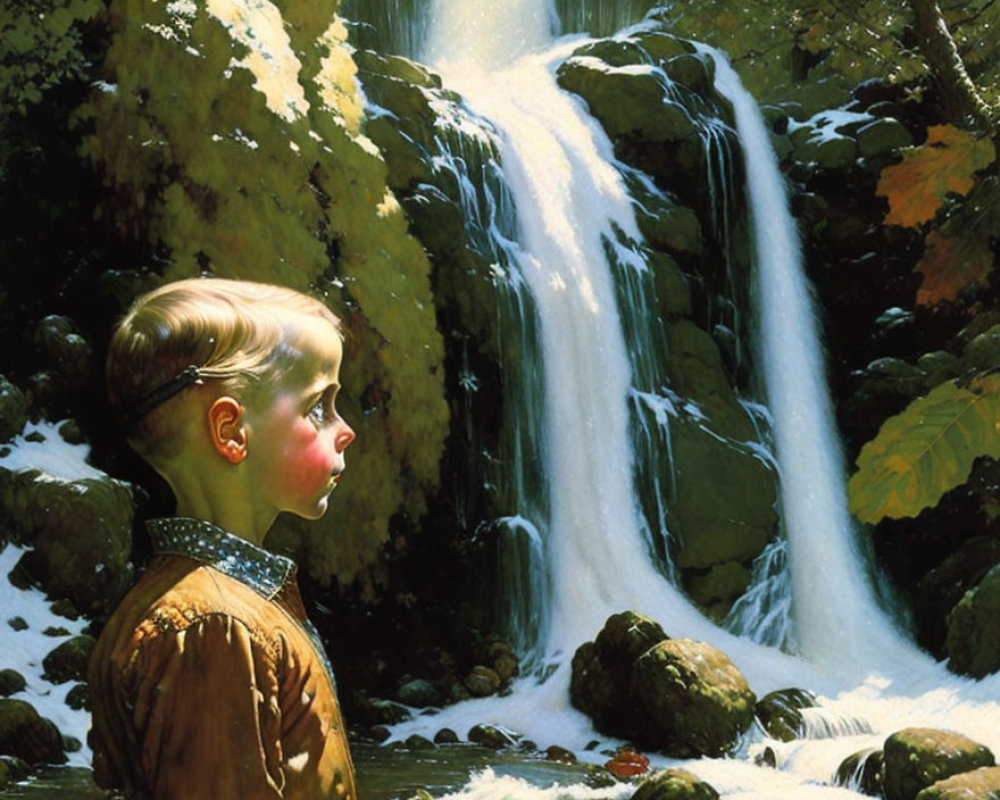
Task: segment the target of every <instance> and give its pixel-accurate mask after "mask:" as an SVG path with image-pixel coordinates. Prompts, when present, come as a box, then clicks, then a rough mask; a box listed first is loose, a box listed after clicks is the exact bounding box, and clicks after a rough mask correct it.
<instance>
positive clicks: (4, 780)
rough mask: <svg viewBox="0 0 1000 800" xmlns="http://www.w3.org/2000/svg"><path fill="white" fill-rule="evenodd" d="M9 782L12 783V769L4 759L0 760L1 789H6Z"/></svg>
mask: <svg viewBox="0 0 1000 800" xmlns="http://www.w3.org/2000/svg"><path fill="white" fill-rule="evenodd" d="M8 783H10V771H9V770H8V768H7V765H6V764H5V763H4V762H3V761H0V791H3V790H4V789H6V788H7V784H8Z"/></svg>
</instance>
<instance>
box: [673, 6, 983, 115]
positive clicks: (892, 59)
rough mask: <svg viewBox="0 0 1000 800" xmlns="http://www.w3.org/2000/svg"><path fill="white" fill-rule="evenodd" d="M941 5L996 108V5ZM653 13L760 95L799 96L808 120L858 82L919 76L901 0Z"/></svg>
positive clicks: (920, 63)
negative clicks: (715, 55) (723, 56)
mask: <svg viewBox="0 0 1000 800" xmlns="http://www.w3.org/2000/svg"><path fill="white" fill-rule="evenodd" d="M940 5H941V7H942V10H943V11H944V13H945V16H946V19H947V21H948V24H949V29H950V30H951V33H952V34H953V36H954V38H955V39H956V41H957V43H958V45H959V49H960V52H961V53H962V54H963V56H964V57H965V58H966V60H967V61H968V62H969V64H970V67H971V71H972V74H973V77H974V78H975V79H976V80H977V82H978V84H979V86H981V87H987V88H988V89H989V93H992V97H991V96H990V95H989V93H988V96H987V100H990V99H992V100H993V101H994V102H995V101H996V93H997V91H998V82H997V77H998V70H1000V45H998V43H997V40H998V38H1000V37H997V35H996V32H997V26H998V24H1000V7H998V5H997V4H996V3H993V2H991V0H974V2H971V3H969V2H964V3H959V2H957V0H944V2H941V4H940ZM656 14H657V16H658V18H659V19H661V20H663V21H664V22H665V23H666V24H667V29H668V30H670V31H671V32H672V33H675V34H677V35H681V36H686V37H689V38H693V39H698V40H701V41H704V42H707V43H709V44H711V45H714V46H715V47H719V48H721V49H722V50H725V51H726V52H727V53H728V54H729V55H730V57H731V58H732V59H733V63H734V66H735V67H736V69H737V70H738V71H739V72H740V75H741V77H742V78H743V81H744V82H745V83H746V85H747V87H748V88H749V89H750V90H751V91H752V92H753V93H754V94H755V95H756V96H757V97H758V98H760V99H761V100H763V101H765V102H778V101H788V100H796V101H798V102H800V103H801V104H802V106H803V109H804V113H805V115H809V114H811V113H814V112H815V111H817V110H819V109H821V108H824V107H825V108H829V107H833V106H836V105H839V102H842V101H843V100H844V99H846V92H847V90H849V89H850V87H851V86H853V85H854V84H856V83H858V82H859V81H862V80H865V79H869V78H884V79H887V80H888V81H890V82H893V83H901V84H903V83H910V82H912V81H913V80H914V79H915V78H917V77H920V76H923V75H925V74H926V65H925V63H924V60H923V58H922V56H921V54H920V52H919V49H918V47H917V45H916V42H915V40H914V36H913V31H912V15H911V13H910V10H909V6H908V4H906V3H903V2H900V3H891V4H886V3H884V2H881V0H864V1H863V2H853V3H846V2H842V1H841V0H814V2H810V3H805V4H804V3H789V2H771V1H770V0H749V2H748V1H747V0H705V2H700V3H697V4H693V3H669V4H666V5H665V6H664V7H663V8H662V9H661V10H659V11H658V12H656ZM838 98H839V101H838Z"/></svg>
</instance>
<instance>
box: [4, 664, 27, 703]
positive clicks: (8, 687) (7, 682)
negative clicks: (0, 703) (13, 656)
mask: <svg viewBox="0 0 1000 800" xmlns="http://www.w3.org/2000/svg"><path fill="white" fill-rule="evenodd" d="M25 686H27V682H26V681H25V680H24V676H23V675H22V674H21V673H20V672H18V671H17V670H16V669H10V668H8V669H0V697H10V696H11V695H12V694H17V693H18V692H23V691H24V687H25Z"/></svg>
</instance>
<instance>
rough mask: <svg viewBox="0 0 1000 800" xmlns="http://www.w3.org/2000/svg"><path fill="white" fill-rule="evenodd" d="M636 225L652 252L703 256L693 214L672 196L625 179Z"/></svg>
mask: <svg viewBox="0 0 1000 800" xmlns="http://www.w3.org/2000/svg"><path fill="white" fill-rule="evenodd" d="M627 184H628V189H629V194H630V195H631V197H632V200H633V207H634V209H635V218H636V223H637V224H638V225H639V230H640V232H641V233H642V235H643V237H644V238H645V239H646V242H647V243H648V244H649V245H650V246H651V247H653V248H655V249H658V250H661V251H667V252H670V253H674V254H684V253H687V254H691V255H698V254H700V253H701V252H702V247H703V240H704V237H703V235H702V230H701V223H700V222H699V221H698V216H697V215H696V214H695V212H694V211H693V210H692V209H691V208H689V207H687V206H685V205H684V204H683V203H682V202H681V201H680V200H679V198H678V197H677V196H676V195H674V194H672V193H671V192H664V191H658V190H654V189H653V188H652V187H650V186H648V185H647V184H645V183H643V182H642V181H639V180H636V179H634V178H631V179H627Z"/></svg>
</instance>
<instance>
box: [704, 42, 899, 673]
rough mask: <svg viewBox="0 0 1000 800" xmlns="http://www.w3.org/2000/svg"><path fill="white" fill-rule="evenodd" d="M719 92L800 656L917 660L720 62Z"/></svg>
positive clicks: (761, 133)
mask: <svg viewBox="0 0 1000 800" xmlns="http://www.w3.org/2000/svg"><path fill="white" fill-rule="evenodd" d="M700 49H701V51H702V52H703V53H707V54H708V55H709V56H711V58H712V59H713V60H714V62H715V67H716V72H715V87H716V89H717V90H718V91H719V92H720V93H721V94H722V95H724V96H725V97H726V98H728V99H729V101H730V102H731V103H732V104H733V109H734V112H735V116H736V124H737V130H738V133H739V136H740V141H741V144H742V147H743V153H744V165H745V169H746V176H747V191H748V194H749V200H750V214H751V223H752V225H751V227H752V230H753V232H754V244H755V273H756V280H755V289H756V291H755V300H756V308H757V316H758V326H759V328H760V333H759V337H760V345H759V347H760V350H761V362H762V366H763V369H764V377H765V385H766V391H767V405H768V407H769V409H770V412H771V415H772V417H773V420H774V434H775V445H776V455H777V460H778V465H779V471H780V475H781V509H782V516H783V522H784V528H785V531H786V536H787V547H788V558H789V561H790V572H791V582H792V598H793V601H792V610H793V614H794V617H795V621H796V631H797V641H798V646H799V649H800V651H801V652H802V654H803V655H804V656H805V657H806V658H808V659H809V660H810V661H812V662H814V663H818V664H821V665H823V666H824V667H825V668H826V669H828V670H830V671H839V672H842V671H843V670H845V669H848V670H850V671H852V672H860V673H861V674H864V673H867V672H868V671H870V670H872V669H882V670H884V669H886V668H887V667H888V666H889V665H896V666H898V664H899V661H900V659H901V658H903V657H904V654H905V655H906V657H908V658H911V659H912V658H918V657H917V655H916V652H915V650H914V648H913V647H912V646H911V645H910V644H909V643H908V642H906V641H905V640H904V639H903V637H901V636H900V635H899V634H898V632H897V631H896V629H895V627H894V626H893V625H892V623H891V622H890V621H889V620H888V618H887V617H886V615H885V614H884V612H883V611H882V610H881V609H880V607H879V604H878V602H877V600H876V597H875V594H874V591H873V589H872V585H871V583H870V579H869V575H868V571H867V567H866V559H865V558H864V557H863V556H862V554H861V552H860V550H859V547H858V542H857V538H856V537H857V532H856V531H855V529H854V526H853V524H852V520H851V517H850V514H849V513H848V510H847V492H846V486H845V480H844V475H845V469H844V463H843V455H842V453H841V451H840V444H839V438H838V436H837V432H836V430H835V428H834V422H833V420H834V416H833V407H832V403H831V400H830V396H829V392H828V390H827V386H826V375H825V372H824V363H823V354H822V347H821V344H820V336H819V330H818V328H819V324H818V321H817V317H816V311H815V309H814V304H813V299H812V297H811V295H810V288H809V285H808V283H807V281H806V278H805V275H804V271H803V268H802V263H801V261H802V259H801V252H800V246H799V236H798V231H797V229H796V227H795V220H794V219H793V217H792V215H791V213H790V211H789V208H788V200H787V197H786V190H785V184H784V180H783V177H782V175H781V172H780V171H779V169H778V164H777V158H776V156H775V154H774V150H773V148H772V147H771V143H770V138H769V136H768V132H767V128H766V127H765V125H764V120H763V117H762V115H761V113H760V110H759V108H758V106H757V102H756V100H754V98H753V97H752V96H751V95H750V93H749V92H747V91H746V90H745V89H744V88H743V86H742V84H741V82H740V80H739V76H738V75H737V74H736V72H735V70H733V68H732V67H731V66H730V65H729V62H728V61H727V60H726V58H725V57H724V56H723V55H722V54H721V53H719V52H718V51H715V50H712V49H711V48H708V47H705V46H702V47H701V48H700Z"/></svg>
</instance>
